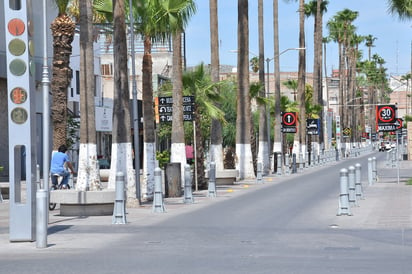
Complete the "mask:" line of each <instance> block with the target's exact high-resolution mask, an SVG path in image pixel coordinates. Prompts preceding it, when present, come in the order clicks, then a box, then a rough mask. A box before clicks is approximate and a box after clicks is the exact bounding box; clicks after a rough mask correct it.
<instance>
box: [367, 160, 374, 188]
mask: <svg viewBox="0 0 412 274" xmlns="http://www.w3.org/2000/svg"><path fill="white" fill-rule="evenodd" d="M368 185H369V186H372V185H373V171H372V158H368Z"/></svg>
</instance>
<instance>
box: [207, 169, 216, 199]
mask: <svg viewBox="0 0 412 274" xmlns="http://www.w3.org/2000/svg"><path fill="white" fill-rule="evenodd" d="M207 190H208V191H207V197H212V198H214V197H216V164H215V162H211V163H210V169H209V185H208V188H207Z"/></svg>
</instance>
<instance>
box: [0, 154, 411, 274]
mask: <svg viewBox="0 0 412 274" xmlns="http://www.w3.org/2000/svg"><path fill="white" fill-rule="evenodd" d="M372 156H376V157H378V159H380V160H383V159H384V154H383V153H375V154H373V155H372ZM368 157H371V155H366V156H361V157H359V158H356V159H348V160H344V161H340V162H338V163H337V164H335V165H332V166H325V167H319V168H314V169H307V170H304V171H303V172H302V173H301V174H297V175H291V176H289V177H288V178H284V179H282V180H277V179H276V178H275V179H274V180H273V181H272V182H265V184H262V185H259V186H253V187H252V186H251V187H250V189H249V190H247V191H242V192H241V193H240V194H237V195H233V196H230V197H229V196H228V198H223V199H216V200H215V201H214V202H207V203H206V202H205V204H204V205H203V206H198V207H196V206H194V209H193V210H183V209H182V210H181V211H180V212H179V213H176V212H177V211H179V210H175V211H173V212H172V213H171V216H169V217H167V218H161V219H158V218H154V217H151V216H150V215H145V216H141V217H136V218H134V219H133V218H132V216H131V217H130V218H129V220H131V223H130V224H125V225H111V224H107V223H106V224H102V220H103V219H102V218H95V219H93V218H84V219H83V220H82V219H81V218H80V219H79V218H77V219H76V220H74V221H75V222H70V221H69V220H66V221H65V220H62V221H61V222H55V223H53V224H52V225H50V227H49V234H50V235H49V243H50V245H49V247H48V248H45V249H35V248H33V247H32V246H31V248H27V243H9V244H4V242H3V241H2V242H1V243H0V272H1V273H62V274H63V273H178V274H180V273H188V274H189V273H190V274H194V273H302V274H306V273H308V274H309V273H314V274H315V273H316V274H320V273H368V274H369V273H385V274H387V273H412V233H411V223H410V220H409V219H410V217H409V216H410V213H411V211H410V202H409V203H408V204H406V205H405V208H400V209H399V210H405V212H404V213H403V215H405V218H406V222H400V221H398V220H388V221H386V222H383V221H382V218H381V217H380V216H377V215H379V214H383V212H379V211H377V210H374V209H376V208H377V207H378V206H379V205H380V204H382V203H388V202H387V201H388V200H387V199H389V198H385V199H383V198H381V197H379V195H382V194H381V193H382V192H379V190H380V187H381V185H382V186H383V182H381V185H379V186H376V187H375V186H367V177H366V176H367V159H368ZM356 163H360V164H361V165H362V182H363V185H364V186H365V188H364V191H365V199H364V200H362V201H360V206H359V208H358V209H354V212H353V216H337V215H336V214H337V211H338V206H339V205H338V198H339V171H340V169H342V168H347V167H348V166H350V165H355V164H356ZM395 171H396V170H395V169H388V171H387V172H383V173H384V174H383V173H382V177H384V176H385V175H386V176H387V177H390V176H392V177H393V176H394V174H396V172H395ZM405 172H408V171H405ZM390 174H392V175H390ZM405 174H406V173H405ZM405 174H402V176H406V175H408V174H406V175H405ZM409 174H410V175H412V171H410V172H409ZM389 175H390V176H389ZM392 177H391V178H392ZM411 177H412V176H411ZM395 185H396V183H393V182H392V183H390V185H389V184H388V185H385V187H395ZM402 187H405V186H402ZM374 188H375V189H374ZM406 188H407V187H406ZM396 191H397V190H396ZM396 193H397V192H395V193H394V194H393V195H400V194H396ZM399 193H401V194H402V193H405V191H404V190H403V189H400V190H399ZM408 193H409V194H408V195H410V192H408ZM218 195H222V192H218ZM223 195H225V194H223ZM368 195H369V197H368ZM408 197H409V198H408ZM408 197H406V198H405V200H406V201H409V200H411V199H410V198H412V197H410V196H408ZM369 198H370V200H369V201H368V199H369ZM200 204H201V203H200ZM381 206H382V205H381ZM386 207H387V206H386V204H385V205H384V206H383V207H382V208H383V209H382V211H383V210H389V209H388V208H386ZM152 214H153V213H152ZM161 214H162V213H161ZM165 214H169V213H165ZM390 216H391V215H390V214H389V217H390ZM105 218H106V219H105V220H106V221H107V218H108V217H105ZM109 218H110V217H109ZM375 220H377V221H376V222H375ZM3 232H4V231H3ZM81 242H83V244H81ZM31 244H32V243H31ZM2 245H3V246H2ZM8 247H10V249H9V251H7V250H6V249H7V248H8Z"/></svg>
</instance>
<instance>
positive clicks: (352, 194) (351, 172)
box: [348, 166, 357, 206]
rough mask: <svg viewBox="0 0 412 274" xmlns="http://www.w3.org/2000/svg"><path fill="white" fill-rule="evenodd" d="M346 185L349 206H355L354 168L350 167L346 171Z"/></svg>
mask: <svg viewBox="0 0 412 274" xmlns="http://www.w3.org/2000/svg"><path fill="white" fill-rule="evenodd" d="M348 185H349V205H350V206H355V205H357V204H356V192H355V190H356V189H355V188H356V187H355V167H354V166H350V167H349V169H348Z"/></svg>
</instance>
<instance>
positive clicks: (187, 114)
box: [158, 96, 195, 123]
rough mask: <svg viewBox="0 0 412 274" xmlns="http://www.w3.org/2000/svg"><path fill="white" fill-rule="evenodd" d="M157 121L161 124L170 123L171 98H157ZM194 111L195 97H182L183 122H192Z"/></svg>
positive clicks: (171, 112)
mask: <svg viewBox="0 0 412 274" xmlns="http://www.w3.org/2000/svg"><path fill="white" fill-rule="evenodd" d="M158 110H159V121H160V122H161V123H166V122H172V116H173V97H171V96H169V97H159V106H158ZM194 111H195V97H194V96H183V121H184V122H186V121H193V119H194V115H193V113H194Z"/></svg>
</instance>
